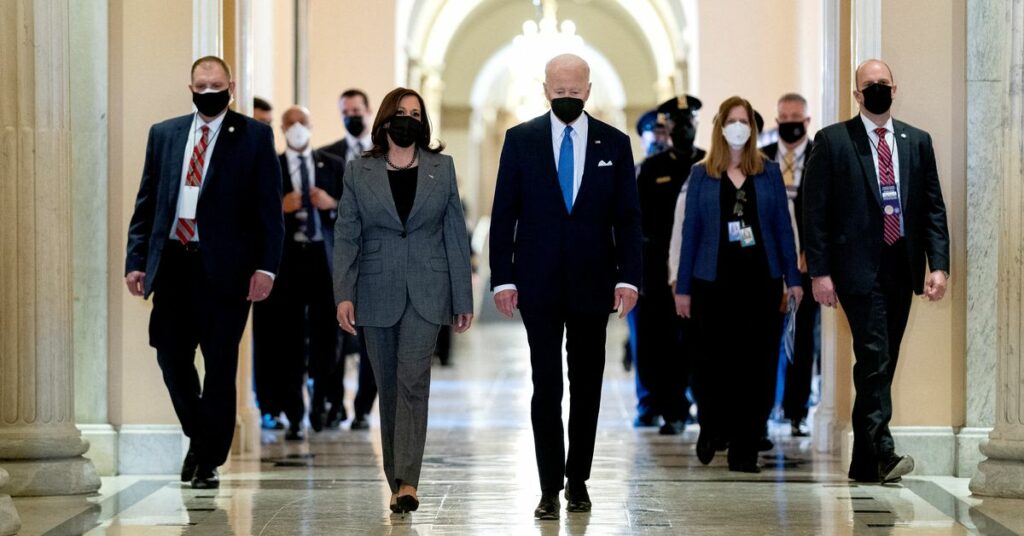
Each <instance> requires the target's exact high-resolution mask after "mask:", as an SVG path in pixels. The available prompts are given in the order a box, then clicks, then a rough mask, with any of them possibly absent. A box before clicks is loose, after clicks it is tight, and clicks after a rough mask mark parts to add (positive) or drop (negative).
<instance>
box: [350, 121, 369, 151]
mask: <svg viewBox="0 0 1024 536" xmlns="http://www.w3.org/2000/svg"><path fill="white" fill-rule="evenodd" d="M345 139H347V140H348V146H349V147H354V146H355V143H356V142H357V141H358V142H359V144H360V145H362V146H363V150H364V151H369V150H370V149H371V148H373V140H372V139H371V138H370V125H367V126H366V133H365V134H363V135H362V136H359V137H358V138H357V137H355V136H353V135H352V133H351V132H349V131H347V130H346V131H345Z"/></svg>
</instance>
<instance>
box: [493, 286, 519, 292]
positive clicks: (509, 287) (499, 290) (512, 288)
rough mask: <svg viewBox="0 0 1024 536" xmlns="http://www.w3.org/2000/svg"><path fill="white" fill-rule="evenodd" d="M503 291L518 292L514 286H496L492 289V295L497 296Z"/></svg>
mask: <svg viewBox="0 0 1024 536" xmlns="http://www.w3.org/2000/svg"><path fill="white" fill-rule="evenodd" d="M503 290H519V289H517V288H516V286H515V285H498V286H496V287H494V293H495V294H497V293H499V292H501V291H503Z"/></svg>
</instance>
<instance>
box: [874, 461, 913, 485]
mask: <svg viewBox="0 0 1024 536" xmlns="http://www.w3.org/2000/svg"><path fill="white" fill-rule="evenodd" d="M913 470H914V459H913V458H911V457H910V456H895V455H893V456H890V457H889V459H887V460H885V461H884V462H879V463H878V481H879V482H881V483H882V484H895V483H896V482H899V481H900V480H902V478H903V475H905V474H907V473H909V472H911V471H913Z"/></svg>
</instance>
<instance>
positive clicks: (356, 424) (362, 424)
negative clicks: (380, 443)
mask: <svg viewBox="0 0 1024 536" xmlns="http://www.w3.org/2000/svg"><path fill="white" fill-rule="evenodd" d="M348 428H349V430H369V429H370V422H369V421H367V420H366V417H364V416H358V415H357V416H356V418H354V419H352V424H350V425H349V427H348Z"/></svg>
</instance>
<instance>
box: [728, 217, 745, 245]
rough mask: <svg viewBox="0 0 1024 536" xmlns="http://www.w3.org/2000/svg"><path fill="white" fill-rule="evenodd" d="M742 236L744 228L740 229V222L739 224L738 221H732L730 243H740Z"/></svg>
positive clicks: (730, 224) (730, 223)
mask: <svg viewBox="0 0 1024 536" xmlns="http://www.w3.org/2000/svg"><path fill="white" fill-rule="evenodd" d="M742 234H743V231H742V228H741V227H740V222H738V221H731V222H729V241H730V242H739V241H740V239H741V238H743V236H742Z"/></svg>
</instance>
